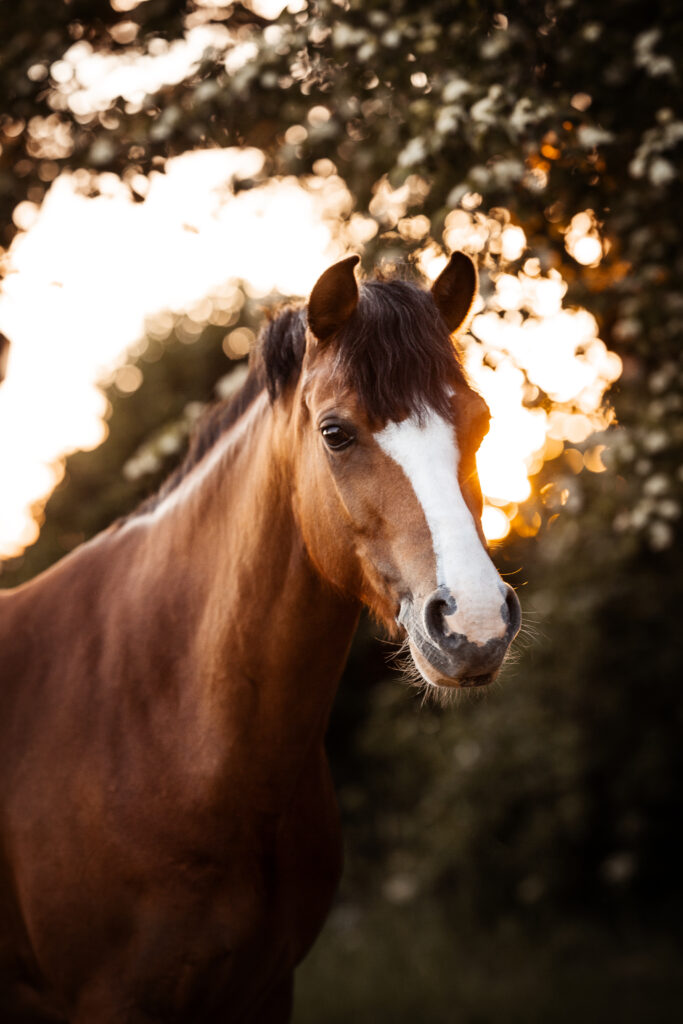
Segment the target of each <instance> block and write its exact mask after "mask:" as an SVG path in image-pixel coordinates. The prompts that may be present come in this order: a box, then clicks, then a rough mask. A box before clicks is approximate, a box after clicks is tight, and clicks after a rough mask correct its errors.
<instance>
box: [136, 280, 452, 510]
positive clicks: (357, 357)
mask: <svg viewBox="0 0 683 1024" xmlns="http://www.w3.org/2000/svg"><path fill="white" fill-rule="evenodd" d="M328 344H330V345H334V347H335V350H336V367H335V369H336V372H338V373H339V374H340V376H341V378H342V379H343V380H344V381H345V382H346V383H347V384H348V385H349V386H350V387H351V388H352V390H353V391H354V392H355V393H356V394H357V396H358V399H359V401H360V403H361V405H362V406H363V409H364V411H365V412H366V414H367V415H368V417H369V418H370V420H375V421H377V422H382V423H384V422H386V421H387V420H401V419H403V418H404V417H406V416H409V415H412V414H416V415H417V416H421V415H422V414H423V413H424V412H425V411H426V410H427V409H429V408H432V409H435V410H436V411H437V412H440V413H441V414H442V415H445V416H448V415H450V405H449V394H450V388H451V386H452V385H453V384H454V383H455V382H456V381H464V379H465V378H464V373H463V370H462V367H461V365H460V361H459V359H458V355H457V353H456V350H455V348H454V346H453V343H452V341H451V338H450V335H449V332H448V328H447V327H446V324H445V323H444V321H443V319H442V317H441V314H440V313H439V311H438V310H437V308H436V305H435V304H434V301H433V299H432V297H431V295H430V294H429V292H425V291H424V290H423V289H421V288H419V287H418V286H417V285H415V284H412V283H410V282H408V281H400V280H389V281H381V280H377V281H367V282H365V283H364V284H362V285H361V287H360V297H359V301H358V306H357V308H356V310H355V312H354V313H353V315H352V316H351V318H350V319H349V321H348V322H347V323H346V324H345V325H344V327H343V328H342V330H340V331H339V332H338V333H337V334H336V336H334V337H333V338H332V339H331V340H330V341H329V342H328ZM305 347H306V308H305V306H303V305H298V306H285V307H284V308H282V309H281V310H280V311H279V312H278V313H277V314H276V315H275V316H274V317H273V318H272V319H271V320H270V322H269V323H268V324H267V325H266V326H265V327H264V328H263V330H262V332H261V335H260V337H259V341H258V343H257V346H256V349H255V351H254V352H253V354H252V360H251V366H250V370H249V375H248V377H247V379H246V381H245V383H244V385H243V386H242V388H241V389H240V390H239V391H238V393H237V394H236V395H235V396H234V397H233V398H231V399H228V400H226V401H224V402H220V403H217V404H216V405H214V406H212V407H211V408H209V409H208V410H207V412H206V413H205V414H204V416H203V417H202V418H201V420H200V421H199V424H198V426H197V427H196V429H195V432H194V435H193V437H192V439H191V441H190V447H189V449H188V452H187V455H186V457H185V459H184V461H183V462H182V463H181V465H180V466H179V467H178V468H177V469H176V470H175V471H174V472H173V473H172V474H171V476H170V477H169V478H168V479H167V480H166V481H165V483H164V484H163V485H162V487H161V488H160V490H159V491H158V492H157V493H156V494H154V495H152V496H151V497H149V498H147V499H146V500H145V501H144V502H143V503H142V505H140V506H139V507H138V508H137V509H136V511H135V512H134V513H133V515H134V516H136V515H140V514H142V513H144V512H149V511H152V510H153V509H154V508H156V507H157V506H158V505H159V504H160V502H161V501H163V499H164V498H165V497H166V496H167V495H168V494H170V493H171V491H174V490H175V489H176V487H178V485H179V484H180V483H181V482H182V481H183V480H184V479H185V477H186V476H187V475H188V473H190V472H191V471H192V469H194V467H195V466H196V465H197V463H199V462H200V461H201V460H202V459H203V457H204V455H205V454H206V453H207V451H209V449H210V448H212V447H213V445H214V444H215V443H216V441H217V440H218V438H219V437H221V435H222V434H224V433H225V431H226V430H229V429H230V427H231V426H232V425H233V424H234V423H235V422H236V421H237V420H238V419H239V418H240V416H242V414H243V413H244V412H245V411H246V410H247V409H248V408H249V406H250V405H251V404H252V402H253V401H254V400H255V399H256V398H257V397H258V395H259V394H261V392H262V391H263V390H264V388H267V390H268V395H269V397H270V400H271V402H274V401H276V400H277V399H278V397H279V396H280V395H282V394H283V393H284V392H285V391H286V390H287V388H289V387H290V386H292V385H293V384H294V383H295V382H296V380H297V379H298V376H299V372H300V370H301V364H302V361H303V356H304V350H305ZM127 518H130V517H127ZM124 521H125V520H124Z"/></svg>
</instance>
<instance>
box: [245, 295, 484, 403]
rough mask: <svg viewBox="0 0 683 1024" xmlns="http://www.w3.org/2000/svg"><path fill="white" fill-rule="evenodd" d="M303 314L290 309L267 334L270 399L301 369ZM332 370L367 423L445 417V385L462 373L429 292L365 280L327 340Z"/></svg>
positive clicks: (265, 354) (264, 342)
mask: <svg viewBox="0 0 683 1024" xmlns="http://www.w3.org/2000/svg"><path fill="white" fill-rule="evenodd" d="M305 335H306V316H305V310H304V309H303V307H289V308H287V309H286V310H284V312H283V313H281V314H280V316H278V317H277V318H276V319H275V320H273V321H272V322H271V323H270V324H269V325H268V326H267V327H266V329H265V331H264V332H263V335H262V341H261V348H260V357H261V360H262V362H263V366H264V370H265V374H266V381H267V386H268V392H269V394H270V398H271V400H272V401H274V400H275V399H276V398H277V397H278V395H280V394H282V393H283V392H284V391H285V389H286V388H287V387H288V386H289V385H290V383H291V382H292V380H293V379H295V378H296V377H297V376H298V374H299V371H300V369H301V362H302V359H303V354H304V349H305V342H306V337H305ZM329 344H331V345H334V347H335V349H336V354H337V357H336V369H337V372H339V374H340V376H341V377H342V379H343V380H344V381H345V382H346V383H347V384H348V385H349V387H350V388H351V389H352V390H353V391H354V392H355V393H356V394H357V396H358V399H359V401H360V403H361V405H362V406H363V409H364V411H365V412H366V413H367V415H368V417H369V418H370V419H371V420H377V421H380V422H386V421H387V420H401V419H403V418H404V417H405V416H409V415H411V414H413V413H415V414H417V415H418V416H419V415H421V414H422V413H423V412H424V411H425V410H426V409H427V408H433V409H436V410H437V411H438V412H440V413H442V414H443V415H448V414H449V402H448V395H449V387H450V385H452V384H453V383H454V382H455V381H456V380H461V381H462V380H464V374H463V370H462V367H461V365H460V361H459V359H458V356H457V353H456V350H455V348H454V346H453V343H452V341H451V338H450V334H449V331H448V328H447V327H446V324H445V323H444V321H443V319H442V317H441V314H440V313H439V311H438V310H437V308H436V305H435V304H434V301H433V299H432V297H431V295H430V294H429V292H425V291H423V290H422V289H421V288H418V286H417V285H415V284H411V283H410V282H408V281H399V280H392V281H368V282H366V283H365V284H363V285H361V288H360V298H359V302H358V306H357V308H356V311H355V312H354V314H353V316H352V317H351V318H350V319H349V321H348V322H347V323H346V324H345V326H344V327H343V329H342V330H341V331H339V332H338V333H337V335H336V336H335V337H334V338H333V339H332V340H331V341H330V342H329Z"/></svg>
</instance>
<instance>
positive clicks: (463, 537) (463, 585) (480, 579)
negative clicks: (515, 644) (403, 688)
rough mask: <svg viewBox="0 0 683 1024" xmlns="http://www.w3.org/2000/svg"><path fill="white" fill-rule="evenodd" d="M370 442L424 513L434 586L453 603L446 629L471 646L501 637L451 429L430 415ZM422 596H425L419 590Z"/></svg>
mask: <svg viewBox="0 0 683 1024" xmlns="http://www.w3.org/2000/svg"><path fill="white" fill-rule="evenodd" d="M375 440H376V441H377V443H378V444H379V446H380V447H381V448H382V450H383V451H384V452H386V454H387V455H389V456H390V458H392V459H393V460H394V462H397V463H398V465H399V466H400V467H401V469H402V470H403V472H404V473H405V475H406V476H407V477H408V479H409V481H410V483H411V485H412V488H413V491H414V492H415V496H416V498H417V500H418V501H419V503H420V505H421V507H422V510H423V512H424V516H425V519H426V520H427V525H428V526H429V531H430V533H431V536H432V544H433V547H434V555H435V559H436V586H437V587H447V588H448V590H449V591H450V593H451V594H452V595H453V596H454V597H455V600H456V602H457V611H456V612H455V614H453V615H449V616H447V618H446V622H447V624H448V627H449V628H450V630H451V631H452V632H457V633H464V634H465V636H467V638H468V640H470V641H472V642H474V643H485V642H486V641H487V640H489V639H491V638H492V637H500V636H503V635H504V634H505V631H506V624H505V622H504V621H503V617H502V615H501V606H502V604H503V601H504V591H503V583H502V581H501V579H500V577H499V575H498V573H497V571H496V568H495V566H494V565H493V562H492V561H491V559H490V557H489V555H488V552H487V551H486V549H485V548H484V545H483V544H482V542H481V538H480V536H479V534H478V533H477V528H476V526H475V523H474V519H473V518H472V513H471V512H470V510H469V508H468V506H467V504H466V502H465V499H464V498H463V495H462V491H461V490H460V483H459V480H458V464H459V461H460V453H459V451H458V446H457V443H456V440H455V433H454V430H453V426H452V425H451V424H450V423H448V422H447V421H446V420H445V419H444V418H443V417H442V416H439V415H438V414H437V413H436V412H433V411H430V412H429V413H427V414H425V416H424V419H423V422H422V424H420V422H419V421H418V419H417V417H416V416H411V417H409V418H408V419H405V420H403V421H402V422H401V423H388V424H387V426H386V427H385V428H384V430H381V431H379V433H377V434H375ZM406 582H410V581H406ZM416 582H417V581H416ZM420 582H421V583H422V584H423V586H424V583H423V581H420ZM428 587H429V585H428ZM422 596H423V597H426V596H427V594H426V593H424V591H423V593H422Z"/></svg>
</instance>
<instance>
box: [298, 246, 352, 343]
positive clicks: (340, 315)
mask: <svg viewBox="0 0 683 1024" xmlns="http://www.w3.org/2000/svg"><path fill="white" fill-rule="evenodd" d="M359 259H360V257H359V256H348V257H347V258H346V259H345V260H341V261H340V262H339V263H335V264H334V266H332V267H328V269H327V270H326V271H325V273H324V274H321V276H320V277H319V278H318V280H317V281H316V283H315V286H314V288H313V291H312V292H311V297H310V299H309V300H308V326H309V327H310V328H311V330H312V331H313V334H314V335H315V336H316V338H317V339H318V341H326V340H327V338H329V337H330V335H332V334H334V332H335V331H336V330H338V329H339V328H340V327H341V326H342V325H343V324H345V323H346V321H347V320H348V319H349V317H350V316H351V314H352V313H353V311H354V309H355V308H356V305H357V304H358V285H357V284H356V275H355V274H354V272H353V268H354V267H355V266H356V264H357V263H358V260H359Z"/></svg>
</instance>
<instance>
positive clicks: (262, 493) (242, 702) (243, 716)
mask: <svg viewBox="0 0 683 1024" xmlns="http://www.w3.org/2000/svg"><path fill="white" fill-rule="evenodd" d="M272 435H273V412H272V410H271V408H270V406H269V405H268V402H267V399H266V398H265V396H261V397H260V398H258V399H256V400H255V402H254V403H253V405H252V406H251V407H250V408H249V409H248V410H247V411H246V412H245V413H244V414H243V416H242V417H241V419H240V420H238V421H237V422H236V424H235V425H234V426H233V427H231V428H230V430H229V431H227V432H226V434H225V435H224V437H222V438H220V439H219V440H218V441H217V442H216V444H215V446H214V448H213V449H212V450H211V451H209V452H208V453H207V455H205V457H204V459H203V460H202V462H200V463H199V464H198V466H197V467H196V468H195V469H194V470H193V471H192V472H191V473H190V474H189V475H188V477H187V478H186V479H185V480H184V481H183V482H182V483H181V484H180V485H179V486H178V488H177V489H176V490H175V491H173V492H171V493H170V494H169V495H168V496H167V497H166V498H165V499H164V501H162V502H161V504H160V505H159V506H158V507H157V509H156V510H154V511H153V512H151V513H149V514H143V515H141V516H140V517H138V518H137V519H133V520H132V521H130V523H129V524H128V525H126V526H124V528H123V531H122V533H123V534H126V532H127V533H128V534H129V535H130V536H131V537H133V538H136V541H137V554H136V557H135V559H134V561H131V573H130V576H131V578H130V583H129V586H128V587H127V590H126V604H127V609H128V614H129V615H132V617H133V620H134V621H136V622H138V623H140V622H143V623H145V632H146V633H147V636H146V638H144V639H143V638H142V637H141V638H140V639H141V646H142V645H143V644H145V643H146V645H147V647H148V649H151V650H156V651H159V652H163V656H162V658H161V662H162V671H161V672H160V673H159V674H158V675H157V677H156V678H155V685H156V686H157V687H158V688H160V689H162V690H163V691H164V692H165V693H166V694H168V693H169V692H171V691H173V704H174V707H177V708H180V709H181V711H182V714H183V717H184V718H185V719H186V724H187V722H189V723H190V727H189V732H188V734H189V735H190V736H193V735H194V737H195V742H196V745H197V746H198V747H199V748H201V750H202V752H203V753H204V754H205V755H206V756H207V757H208V758H209V761H211V763H215V762H216V758H218V759H220V757H221V756H222V755H225V756H226V757H228V758H229V759H230V758H232V759H235V758H239V757H241V758H242V760H244V758H245V757H246V758H247V761H248V762H250V763H252V764H255V763H257V764H258V766H259V768H258V770H259V771H261V772H262V773H265V775H268V774H269V773H270V775H271V776H272V774H273V772H276V773H277V776H278V778H279V779H280V780H281V782H282V783H283V784H286V782H287V778H288V774H287V773H288V769H289V770H290V772H296V771H297V770H298V769H299V768H300V766H301V764H302V763H303V759H304V758H305V756H306V753H307V752H308V751H311V749H312V747H315V745H316V744H322V739H323V736H324V731H325V728H326V724H327V719H328V716H329V711H330V708H331V704H332V701H333V698H334V694H335V691H336V687H337V684H338V681H339V677H340V675H341V671H342V669H343V666H344V662H345V660H346V656H347V653H348V647H349V643H350V640H351V637H352V635H353V632H354V629H355V625H356V622H357V617H358V606H357V604H356V603H355V602H350V601H348V600H346V599H344V598H342V597H341V596H340V595H338V594H337V593H336V592H334V591H333V590H332V588H331V587H330V586H329V585H328V584H326V583H325V581H324V580H322V579H321V577H320V576H319V575H318V574H317V572H316V571H315V570H314V568H313V567H312V565H311V563H310V560H309V558H308V555H307V553H306V550H305V547H304V544H303V541H302V538H301V533H300V531H299V529H298V526H297V524H296V521H295V517H294V515H293V512H292V494H291V484H290V480H289V476H288V473H287V469H286V466H283V465H282V463H281V461H280V460H279V459H278V458H277V456H276V454H275V450H274V446H273V442H272ZM154 608H156V609H158V612H159V614H158V616H155V615H154V614H153V613H152V614H150V609H154ZM138 628H139V627H138ZM150 631H152V632H153V634H154V635H153V636H152V637H150V636H149V632H150ZM150 641H151V644H150Z"/></svg>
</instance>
